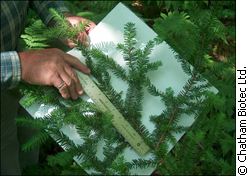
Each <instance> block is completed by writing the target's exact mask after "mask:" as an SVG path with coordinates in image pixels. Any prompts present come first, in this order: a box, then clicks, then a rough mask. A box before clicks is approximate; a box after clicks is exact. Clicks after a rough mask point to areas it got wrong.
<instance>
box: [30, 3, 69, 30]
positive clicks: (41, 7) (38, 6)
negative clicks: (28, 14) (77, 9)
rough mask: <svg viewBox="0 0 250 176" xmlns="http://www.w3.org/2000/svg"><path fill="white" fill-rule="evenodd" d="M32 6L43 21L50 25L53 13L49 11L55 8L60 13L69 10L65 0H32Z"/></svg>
mask: <svg viewBox="0 0 250 176" xmlns="http://www.w3.org/2000/svg"><path fill="white" fill-rule="evenodd" d="M30 7H31V8H32V9H33V10H35V11H36V13H37V14H38V16H39V17H40V18H41V20H42V21H43V23H44V24H45V25H46V26H48V23H49V21H50V20H51V19H52V18H53V15H52V14H51V13H50V12H49V9H50V8H54V9H55V10H56V11H57V12H58V13H63V12H69V9H68V7H67V5H66V3H65V2H63V1H30Z"/></svg>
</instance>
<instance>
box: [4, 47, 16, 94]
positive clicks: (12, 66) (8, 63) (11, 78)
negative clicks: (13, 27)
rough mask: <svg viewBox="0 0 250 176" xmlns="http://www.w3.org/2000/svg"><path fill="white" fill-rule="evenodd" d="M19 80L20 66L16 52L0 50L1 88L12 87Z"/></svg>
mask: <svg viewBox="0 0 250 176" xmlns="http://www.w3.org/2000/svg"><path fill="white" fill-rule="evenodd" d="M20 80H21V66H20V61H19V57H18V54H17V52H16V51H6V52H1V90H4V89H7V88H8V89H11V88H14V87H15V86H16V85H17V84H18V83H19V81H20Z"/></svg>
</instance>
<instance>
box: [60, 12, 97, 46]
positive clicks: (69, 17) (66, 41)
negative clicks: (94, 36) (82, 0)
mask: <svg viewBox="0 0 250 176" xmlns="http://www.w3.org/2000/svg"><path fill="white" fill-rule="evenodd" d="M64 16H66V19H67V20H68V21H69V22H70V24H71V25H72V26H75V25H77V24H78V23H80V22H84V21H86V20H88V19H86V18H83V17H79V16H74V15H73V14H71V13H68V12H66V13H64ZM95 27H96V24H95V23H94V22H93V21H89V26H88V27H86V30H85V31H82V32H81V33H79V34H78V35H77V36H76V39H80V40H81V41H84V42H85V45H86V46H88V45H89V40H88V36H87V35H88V34H89V33H90V32H91V31H92V30H93V29H94V28H95ZM61 41H62V43H64V44H65V45H67V46H69V47H70V48H74V47H75V46H76V44H75V43H73V42H72V41H71V40H70V39H62V40H61Z"/></svg>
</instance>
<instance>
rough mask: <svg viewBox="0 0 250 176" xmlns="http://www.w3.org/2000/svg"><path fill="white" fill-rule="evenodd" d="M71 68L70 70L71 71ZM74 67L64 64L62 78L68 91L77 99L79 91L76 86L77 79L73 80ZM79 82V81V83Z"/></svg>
mask: <svg viewBox="0 0 250 176" xmlns="http://www.w3.org/2000/svg"><path fill="white" fill-rule="evenodd" d="M69 70H70V71H69ZM71 70H72V68H71V67H70V66H68V65H65V66H64V71H61V72H60V77H61V78H62V80H63V81H64V83H65V84H66V86H67V89H68V92H69V95H70V97H71V98H72V99H73V100H75V99H77V98H78V93H77V91H76V87H75V81H74V80H73V78H72V77H71V76H70V75H71V73H72V71H71ZM78 84H79V83H78Z"/></svg>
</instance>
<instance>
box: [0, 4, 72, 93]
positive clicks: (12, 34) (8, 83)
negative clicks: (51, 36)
mask: <svg viewBox="0 0 250 176" xmlns="http://www.w3.org/2000/svg"><path fill="white" fill-rule="evenodd" d="M29 7H30V8H32V9H33V10H35V11H36V13H37V14H38V15H39V17H40V18H41V20H42V21H43V23H44V24H45V25H46V26H47V25H48V23H49V21H50V20H51V19H52V15H51V14H50V13H49V9H50V8H54V9H56V10H57V11H58V12H59V13H62V12H69V10H68V8H67V6H66V4H65V3H64V2H62V1H1V90H4V89H10V88H13V87H15V86H16V85H17V84H18V83H19V82H20V80H21V65H20V59H19V57H18V54H17V52H16V51H15V49H16V46H17V42H18V39H19V36H20V35H21V32H22V31H23V29H24V28H25V24H26V19H27V13H28V9H29Z"/></svg>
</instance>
